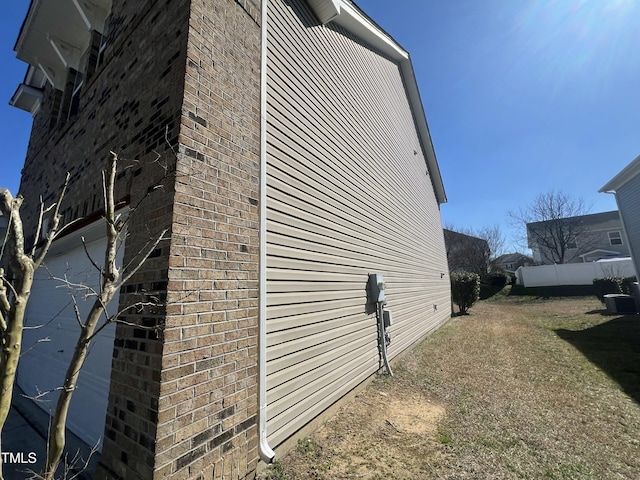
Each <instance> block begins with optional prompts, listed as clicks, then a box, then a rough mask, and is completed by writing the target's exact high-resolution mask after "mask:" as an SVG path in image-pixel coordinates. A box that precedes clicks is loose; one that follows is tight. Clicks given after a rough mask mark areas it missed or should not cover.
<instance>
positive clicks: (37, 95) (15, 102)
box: [9, 83, 43, 115]
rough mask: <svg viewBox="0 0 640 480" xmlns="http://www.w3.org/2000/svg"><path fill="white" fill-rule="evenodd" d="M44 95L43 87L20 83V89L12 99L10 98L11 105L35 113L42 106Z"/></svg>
mask: <svg viewBox="0 0 640 480" xmlns="http://www.w3.org/2000/svg"><path fill="white" fill-rule="evenodd" d="M42 96H43V95H42V89H40V88H36V87H32V86H31V85H27V84H24V83H21V84H20V85H18V89H17V90H16V92H15V93H14V94H13V96H12V97H11V100H9V105H11V106H12V107H16V108H19V109H20V110H24V111H25V112H29V113H30V114H31V115H35V113H36V112H37V111H38V109H39V108H40V102H42Z"/></svg>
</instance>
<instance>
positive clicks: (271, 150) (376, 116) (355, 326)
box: [267, 0, 450, 447]
mask: <svg viewBox="0 0 640 480" xmlns="http://www.w3.org/2000/svg"><path fill="white" fill-rule="evenodd" d="M269 4H270V5H269V12H268V48H269V51H268V62H267V65H268V69H267V96H268V99H267V102H268V107H267V163H268V166H267V403H268V405H267V415H268V420H267V434H268V438H269V442H270V444H271V445H272V446H276V447H277V445H279V444H280V443H282V442H283V441H285V440H286V439H287V438H288V437H290V436H291V435H293V434H295V432H296V431H297V430H298V429H300V428H301V427H303V426H304V425H305V424H306V423H308V422H309V421H311V420H312V419H313V418H314V417H315V416H317V415H319V414H320V413H322V411H323V410H325V409H326V408H328V407H329V406H331V405H332V404H333V403H335V402H336V401H338V400H339V399H340V398H341V397H342V396H344V395H345V394H347V393H348V392H349V391H350V390H351V389H353V388H354V387H356V386H357V385H358V384H359V383H361V382H362V381H364V380H365V379H366V378H367V377H368V376H370V375H371V374H373V373H374V372H375V371H376V370H378V368H379V355H378V348H377V342H376V332H377V327H376V319H375V315H374V314H372V313H368V311H367V306H366V291H365V289H366V283H367V275H368V273H382V274H383V275H384V277H385V282H386V286H387V298H388V308H389V309H390V310H391V311H392V314H393V319H394V325H393V326H392V327H391V329H390V331H391V336H392V338H393V342H392V344H391V346H390V348H389V354H390V356H391V357H395V356H397V355H398V354H399V353H400V352H402V351H403V350H405V349H406V348H408V347H409V346H411V345H413V344H414V343H415V342H416V341H418V340H419V339H421V338H423V337H424V336H425V335H426V334H427V333H428V332H430V331H431V330H433V329H434V328H436V327H437V326H438V325H440V324H441V323H442V322H444V321H445V320H446V319H448V318H449V315H450V288H449V278H448V274H447V272H448V269H447V263H446V255H445V248H444V239H443V234H442V227H441V219H440V212H439V208H438V203H437V200H436V198H435V195H434V190H433V186H432V184H431V179H430V177H429V175H428V174H427V165H426V163H425V158H424V152H423V150H422V146H421V144H420V140H419V138H418V134H417V131H416V126H415V124H414V120H413V116H412V112H411V108H410V105H409V102H408V100H407V96H406V92H405V89H404V84H403V79H402V76H401V72H400V68H399V66H398V65H397V64H396V63H394V62H393V61H390V60H389V59H387V58H385V57H383V56H381V55H380V54H378V53H376V52H375V51H372V50H371V49H370V48H368V47H367V46H366V45H364V44H363V43H362V42H360V41H358V40H357V39H354V38H353V37H352V36H350V34H349V33H348V32H345V31H344V30H342V29H340V28H339V27H332V26H331V24H329V26H326V27H325V26H320V25H317V20H316V19H315V18H314V17H313V15H312V13H311V12H310V11H309V10H308V8H307V7H306V4H305V2H302V1H296V2H290V1H282V0H274V1H271V2H269ZM442 274H447V275H444V276H443V275H442Z"/></svg>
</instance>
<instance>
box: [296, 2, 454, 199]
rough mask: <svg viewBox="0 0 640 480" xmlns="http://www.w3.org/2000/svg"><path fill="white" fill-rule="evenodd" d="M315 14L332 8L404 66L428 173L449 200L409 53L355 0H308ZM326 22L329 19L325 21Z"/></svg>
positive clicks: (336, 18)
mask: <svg viewBox="0 0 640 480" xmlns="http://www.w3.org/2000/svg"><path fill="white" fill-rule="evenodd" d="M308 1H309V5H310V6H311V7H312V9H313V10H314V12H315V14H316V15H317V16H318V18H320V20H321V21H322V17H321V15H323V14H324V12H326V11H332V12H334V13H335V16H333V18H332V20H331V21H332V22H334V23H335V24H337V25H340V26H341V27H342V28H344V29H345V30H347V31H349V32H351V33H353V34H354V35H355V36H357V37H359V38H361V39H362V40H364V41H365V42H366V43H368V44H369V45H371V46H372V47H373V48H375V49H376V50H378V51H380V52H381V53H383V54H384V55H386V56H388V57H389V58H391V59H392V60H395V61H397V62H398V64H399V65H400V70H401V73H402V76H403V79H404V82H405V86H406V91H407V96H408V99H409V104H410V105H411V110H412V113H413V116H414V119H415V122H416V127H417V129H418V137H419V139H420V143H421V145H422V150H423V154H424V157H425V159H426V163H427V168H428V173H429V175H430V176H431V183H432V185H433V188H434V192H435V194H436V199H437V201H438V203H440V204H442V203H446V202H447V195H446V192H445V189H444V183H443V182H442V175H441V173H440V167H439V166H438V161H437V159H436V153H435V150H434V148H433V142H432V141H431V134H430V133H429V126H428V124H427V118H426V116H425V113H424V108H423V106H422V99H421V98H420V91H419V89H418V83H417V81H416V77H415V73H414V71H413V65H412V63H411V58H410V56H409V53H408V52H407V51H406V50H405V49H404V48H402V47H401V46H400V45H399V44H398V43H397V42H396V41H395V40H394V39H393V38H392V37H391V36H389V35H388V34H387V33H386V32H385V31H384V30H382V29H381V28H380V27H379V26H378V25H376V24H375V23H374V22H373V21H371V20H370V19H369V18H368V17H367V16H365V15H363V14H362V12H360V10H358V9H357V8H356V7H355V6H354V5H353V4H352V3H351V2H349V1H346V0H308ZM323 23H326V22H323Z"/></svg>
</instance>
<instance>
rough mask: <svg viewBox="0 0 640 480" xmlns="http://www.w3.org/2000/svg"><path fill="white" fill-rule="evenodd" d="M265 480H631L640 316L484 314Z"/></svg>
mask: <svg viewBox="0 0 640 480" xmlns="http://www.w3.org/2000/svg"><path fill="white" fill-rule="evenodd" d="M394 373H395V374H396V376H395V377H394V378H392V379H390V378H387V377H381V378H379V379H378V380H376V381H374V382H373V384H372V385H370V386H369V387H368V388H367V389H366V390H365V391H363V392H362V393H360V394H359V395H358V397H357V398H356V399H355V400H354V401H353V402H350V403H349V404H347V405H345V406H344V407H343V408H342V409H341V411H340V412H339V413H338V414H337V415H336V416H335V417H334V418H332V419H331V420H329V421H328V422H327V423H326V425H325V426H323V427H322V428H321V429H320V430H319V431H317V432H316V433H315V434H314V435H313V436H312V437H311V438H308V439H305V441H303V442H301V443H300V446H299V448H298V449H295V450H293V451H291V452H289V453H288V454H287V455H285V456H282V457H281V458H279V461H278V464H277V468H276V469H275V470H273V471H272V473H271V474H270V475H271V478H273V479H289V480H293V479H300V480H307V479H336V478H368V479H377V478H379V479H392V478H393V479H451V480H454V479H456V480H457V479H567V480H568V479H571V480H574V479H594V480H595V479H598V480H601V479H638V478H640V389H639V385H640V316H639V315H633V316H605V315H604V314H603V307H602V305H601V304H600V303H599V302H598V300H596V299H595V297H574V298H565V299H548V300H544V299H535V298H522V297H519V298H517V299H513V298H512V297H508V296H502V297H498V298H497V299H493V300H491V301H481V302H479V303H478V304H476V305H474V306H473V307H472V308H471V310H470V315H468V316H461V317H456V318H454V319H452V320H451V321H450V322H449V323H448V324H447V325H445V326H444V327H442V328H441V329H440V330H439V331H437V332H436V333H435V334H433V335H431V336H430V337H429V338H427V339H426V340H425V341H424V342H422V343H421V344H420V345H419V346H418V347H417V348H416V349H414V350H413V351H412V352H411V353H409V354H408V355H406V356H405V357H404V358H403V359H402V360H401V361H399V362H398V363H396V364H394Z"/></svg>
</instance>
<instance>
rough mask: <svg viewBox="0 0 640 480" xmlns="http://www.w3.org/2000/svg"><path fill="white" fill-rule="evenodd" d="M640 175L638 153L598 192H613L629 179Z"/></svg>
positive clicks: (639, 156) (639, 157)
mask: <svg viewBox="0 0 640 480" xmlns="http://www.w3.org/2000/svg"><path fill="white" fill-rule="evenodd" d="M638 175H640V155H638V156H637V157H636V158H635V160H633V161H632V162H631V163H630V164H629V165H627V166H626V167H624V168H623V169H622V171H620V173H618V174H617V175H616V176H615V177H613V178H612V179H611V180H609V182H608V183H607V184H606V185H605V186H604V187H602V188H601V189H600V190H598V192H600V193H608V192H615V191H617V190H619V189H620V187H622V186H623V185H624V184H625V183H627V182H628V181H629V180H631V179H633V178H635V177H637V176H638Z"/></svg>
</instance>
